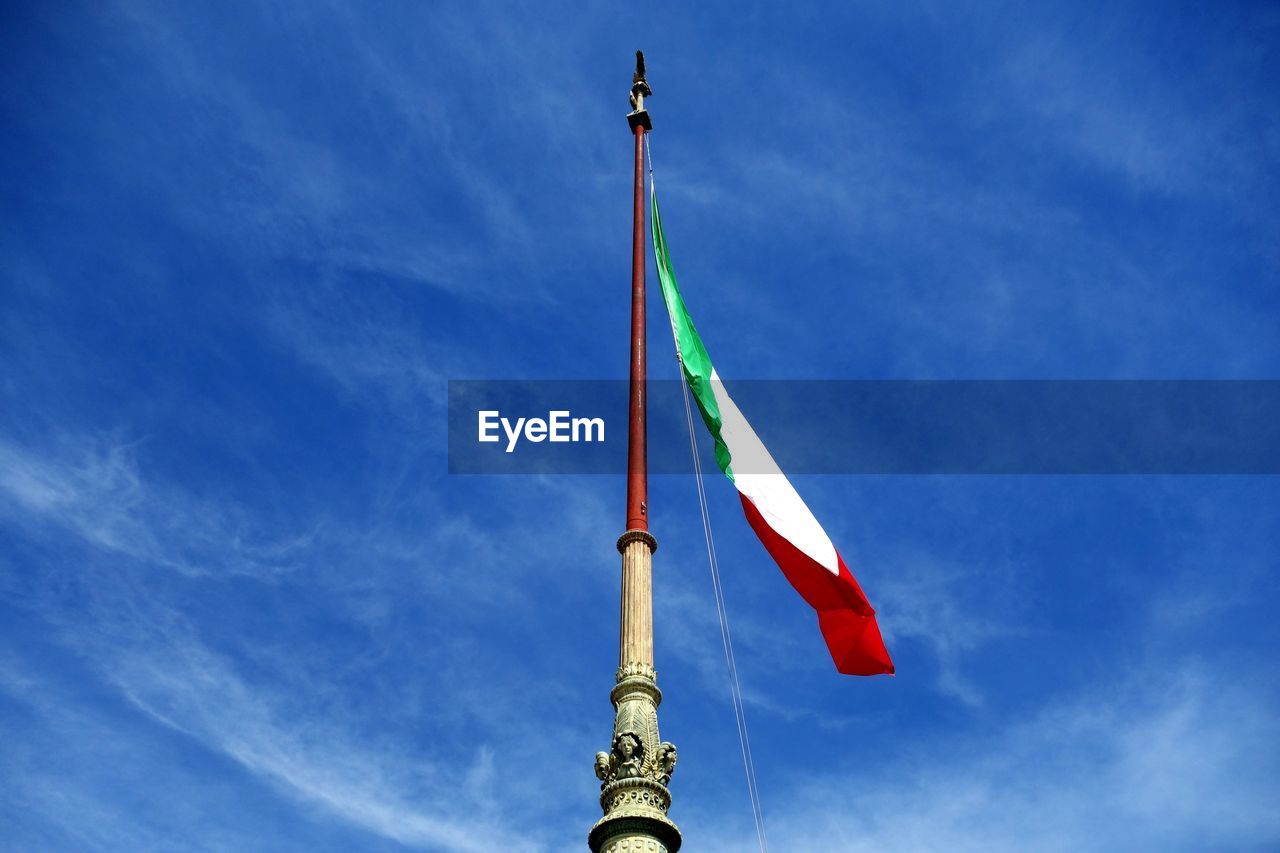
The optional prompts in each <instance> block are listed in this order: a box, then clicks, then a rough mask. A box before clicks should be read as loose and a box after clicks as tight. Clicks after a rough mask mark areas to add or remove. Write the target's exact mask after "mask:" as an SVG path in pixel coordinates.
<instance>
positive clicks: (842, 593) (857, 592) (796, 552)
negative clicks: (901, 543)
mask: <svg viewBox="0 0 1280 853" xmlns="http://www.w3.org/2000/svg"><path fill="white" fill-rule="evenodd" d="M738 497H739V498H741V500H742V509H743V512H745V513H746V514H747V523H749V524H750V525H751V529H752V530H754V531H755V532H756V535H757V536H759V537H760V541H761V542H762V543H763V544H764V547H765V550H766V551H768V552H769V556H771V557H773V560H774V562H775V563H777V564H778V568H780V569H782V574H783V575H785V576H786V578H787V580H788V581H789V582H790V583H791V585H792V586H793V587H795V589H796V592H798V593H800V596H801V597H802V598H804V600H805V601H806V602H808V603H809V606H810V607H812V608H813V609H814V610H816V611H817V612H818V628H819V629H820V630H821V631H822V637H823V639H825V640H826V641H827V649H828V650H830V652H831V659H832V660H833V661H835V664H836V669H838V670H840V671H841V672H843V673H844V674H846V675H881V674H886V673H887V674H889V675H892V674H893V671H894V670H893V661H892V660H890V659H889V651H888V649H886V648H885V647H884V639H883V638H882V637H881V636H880V626H879V625H877V624H876V611H875V610H874V609H873V608H872V606H871V602H869V601H867V597H866V595H864V594H863V592H862V588H861V587H860V586H858V582H857V581H856V580H854V578H853V574H852V573H851V572H850V571H849V567H848V566H846V565H845V564H844V558H843V557H841V556H840V555H839V553H837V554H836V560H837V562H838V563H839V568H840V574H839V575H833V574H832V573H831V572H829V571H827V570H826V569H825V568H823V567H822V566H821V565H820V564H819V563H817V562H816V561H815V560H814V559H813V558H811V557H810V556H809V555H807V554H805V553H804V552H803V551H801V550H800V549H799V548H797V547H796V546H795V545H792V544H791V543H790V542H789V541H787V540H786V539H784V538H783V537H782V536H781V535H780V534H779V533H778V532H777V531H776V530H774V529H773V528H772V527H770V526H769V525H768V523H767V522H765V520H764V517H763V516H762V515H760V511H759V510H757V509H756V506H755V504H753V503H752V502H751V501H750V499H748V498H747V496H746V495H744V494H742V493H741V492H739V493H738Z"/></svg>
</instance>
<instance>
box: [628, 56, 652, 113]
mask: <svg viewBox="0 0 1280 853" xmlns="http://www.w3.org/2000/svg"><path fill="white" fill-rule="evenodd" d="M652 94H653V90H652V89H650V88H649V81H648V80H646V79H644V51H642V50H637V51H636V73H635V74H633V75H631V111H632V112H633V113H640V112H644V99H645V98H647V97H649V96H650V95H652Z"/></svg>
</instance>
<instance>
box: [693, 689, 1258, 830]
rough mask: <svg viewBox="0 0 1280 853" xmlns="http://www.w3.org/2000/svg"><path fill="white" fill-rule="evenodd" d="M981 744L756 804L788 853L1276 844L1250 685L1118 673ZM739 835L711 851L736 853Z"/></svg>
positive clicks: (851, 751) (816, 783)
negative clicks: (798, 852) (801, 852)
mask: <svg viewBox="0 0 1280 853" xmlns="http://www.w3.org/2000/svg"><path fill="white" fill-rule="evenodd" d="M1055 704H1056V705H1057V707H1055V708H1048V709H1045V710H1043V711H1040V712H1039V713H1036V714H1035V715H1033V716H1031V717H1030V718H1028V719H1026V720H1024V721H1022V722H1020V723H1017V724H1015V725H1014V726H1013V727H1012V728H1010V729H1008V730H1006V731H1001V732H996V733H992V734H991V735H990V736H985V737H978V738H973V739H967V740H959V739H948V743H947V744H946V745H943V744H942V743H934V742H931V743H929V744H926V745H920V746H918V747H917V748H916V749H915V757H914V759H913V760H912V761H911V762H909V763H904V764H903V765H902V766H899V767H896V768H894V769H893V770H892V772H889V773H886V772H883V771H884V768H878V769H877V770H876V771H875V772H871V771H870V770H869V769H867V768H858V767H857V747H856V744H854V743H848V742H846V743H844V744H842V749H841V750H838V751H837V752H838V753H841V754H842V755H844V756H847V757H844V758H842V757H837V758H836V760H837V761H839V762H840V763H842V764H847V765H849V766H850V769H849V770H848V771H846V772H843V773H833V772H829V771H823V770H818V771H816V772H815V773H814V774H813V775H812V776H811V777H810V779H809V781H808V782H807V783H806V784H804V785H803V786H802V787H801V788H800V789H799V790H793V791H786V792H784V791H782V790H778V791H776V793H773V797H772V801H768V800H767V801H766V803H765V807H766V812H767V814H766V817H767V820H768V827H769V832H770V841H771V843H772V844H773V845H774V846H776V847H778V848H779V849H786V850H849V851H859V850H887V851H894V850H903V851H906V850H910V851H932V850H939V851H940V850H957V851H967V850H975V851H976V850H984V851H992V850H994V851H1002V850H1009V851H1014V850H1068V849H1087V850H1133V849H1139V848H1141V849H1151V848H1158V849H1163V850H1200V849H1207V848H1216V849H1262V848H1264V847H1267V846H1269V845H1271V844H1274V843H1275V841H1276V839H1277V838H1278V837H1280V819H1277V818H1276V817H1275V815H1274V810H1272V809H1269V808H1267V806H1266V803H1267V802H1268V801H1269V800H1271V799H1274V797H1275V795H1276V793H1277V791H1276V782H1275V780H1276V778H1277V772H1278V771H1280V750H1277V748H1276V747H1275V743H1276V742H1277V739H1276V735H1277V734H1278V733H1280V728H1278V726H1277V721H1276V719H1275V717H1274V715H1272V714H1271V712H1270V710H1269V700H1268V699H1267V698H1266V697H1265V696H1264V695H1263V694H1261V693H1260V692H1259V691H1258V690H1257V689H1256V688H1255V687H1253V686H1251V685H1250V684H1249V683H1248V682H1247V681H1239V680H1236V679H1234V678H1231V677H1228V676H1226V675H1216V676H1215V675H1211V674H1209V673H1206V672H1204V671H1202V670H1200V669H1199V668H1198V667H1196V666H1195V665H1185V664H1184V665H1182V666H1179V667H1177V668H1176V669H1174V670H1172V671H1167V670H1166V671H1162V672H1153V673H1149V674H1141V673H1137V672H1129V673H1127V674H1126V675H1124V676H1123V677H1121V678H1119V679H1116V680H1112V681H1110V682H1109V687H1108V689H1107V690H1105V691H1099V690H1088V691H1086V692H1084V693H1082V694H1079V695H1076V696H1073V697H1070V698H1062V699H1059V701H1058V702H1056V703H1055ZM751 844H752V841H751V839H749V838H746V837H738V838H729V839H725V840H716V841H715V842H712V846H711V847H709V848H708V849H717V850H725V851H729V850H745V849H748V848H749V847H750V846H751Z"/></svg>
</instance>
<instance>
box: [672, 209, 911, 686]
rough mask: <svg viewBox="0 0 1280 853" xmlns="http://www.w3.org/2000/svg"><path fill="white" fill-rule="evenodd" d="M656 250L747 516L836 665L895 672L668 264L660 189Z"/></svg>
mask: <svg viewBox="0 0 1280 853" xmlns="http://www.w3.org/2000/svg"><path fill="white" fill-rule="evenodd" d="M651 198H652V215H651V218H650V223H651V226H652V229H653V251H654V256H655V259H656V261H657V267H658V279H659V281H660V282H661V284H662V299H663V301H664V302H665V303H666V305H667V314H668V315H669V316H670V318H671V329H672V333H673V334H674V336H675V339H676V348H677V350H679V353H680V364H681V367H682V369H683V371H684V378H685V380H686V381H687V382H688V384H689V390H690V391H691V392H692V394H693V398H694V400H695V401H696V402H697V405H698V411H699V412H701V413H702V420H703V422H704V423H705V424H706V425H707V429H708V430H710V431H711V437H712V439H713V441H714V442H715V458H716V464H717V465H718V466H719V468H720V470H721V471H723V472H724V475H725V476H726V477H728V478H729V480H730V482H732V483H733V485H734V486H735V487H737V489H738V497H739V498H740V499H741V501H742V509H743V511H744V512H745V513H746V516H747V522H748V523H749V524H750V525H751V528H752V529H753V530H755V532H756V535H757V536H759V537H760V541H761V543H763V544H764V547H765V550H767V551H768V552H769V555H770V556H771V557H773V559H774V562H776V563H777V564H778V568H780V569H781V570H782V574H783V575H785V576H786V578H787V580H788V581H789V582H790V584H791V585H792V586H793V587H795V590H796V592H798V593H800V596H801V597H802V598H803V599H804V600H805V601H806V602H808V604H809V606H810V607H812V608H813V609H814V610H815V611H817V614H818V628H819V630H821V631H822V636H823V639H824V640H826V643H827V649H828V650H829V651H830V652H831V657H832V659H833V660H834V661H835V664H836V669H838V670H840V672H843V673H846V674H848V675H878V674H881V673H892V672H893V661H891V660H890V659H889V652H888V651H887V650H886V649H885V647H884V640H883V639H882V638H881V636H880V628H879V626H878V625H877V624H876V612H875V610H874V609H873V608H872V607H871V603H870V602H869V601H867V597H866V595H864V594H863V592H862V588H861V587H859V586H858V582H857V581H856V580H854V577H853V574H852V573H851V572H850V571H849V567H848V566H846V565H845V562H844V559H843V558H842V557H841V556H840V554H839V552H837V551H836V549H835V546H834V545H832V544H831V539H830V538H829V537H828V536H827V534H826V531H825V530H823V529H822V525H820V524H819V523H818V520H817V519H816V518H814V517H813V513H812V512H810V511H809V507H807V506H806V505H805V502H804V501H803V500H801V498H800V495H799V494H797V493H796V490H795V488H794V487H792V485H791V482H790V481H789V480H788V479H787V477H786V475H785V474H783V473H782V470H781V469H780V468H778V464H777V463H776V462H774V460H773V457H772V456H770V455H769V451H768V450H767V449H765V446H764V444H763V443H761V441H760V438H759V437H758V436H757V435H756V434H755V431H754V430H752V429H751V425H750V424H749V423H747V419H746V418H745V417H743V415H742V412H741V411H739V410H738V407H737V406H736V405H735V404H734V402H733V400H732V399H731V398H730V397H729V395H728V393H726V391H725V388H724V383H723V382H721V381H720V376H719V374H717V373H716V369H715V367H713V366H712V364H711V358H710V357H709V356H708V355H707V349H706V347H705V346H703V344H702V338H701V337H699V335H698V330H697V329H696V328H694V325H693V320H692V318H690V316H689V311H688V309H687V308H686V307H685V304H684V300H683V299H682V298H681V296H680V288H679V285H678V284H677V283H676V274H675V271H674V270H673V269H672V267H671V257H670V255H669V254H668V252H667V241H666V237H665V236H664V235H663V233H662V218H661V217H660V216H659V215H658V196H657V194H656V193H654V194H652V196H651Z"/></svg>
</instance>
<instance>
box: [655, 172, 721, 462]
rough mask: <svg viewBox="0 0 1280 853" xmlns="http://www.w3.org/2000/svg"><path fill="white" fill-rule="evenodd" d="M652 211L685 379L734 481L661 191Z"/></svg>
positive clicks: (706, 361)
mask: <svg viewBox="0 0 1280 853" xmlns="http://www.w3.org/2000/svg"><path fill="white" fill-rule="evenodd" d="M650 199H651V204H652V214H651V216H650V218H649V222H650V224H651V226H652V228H653V255H654V260H655V262H656V264H657V267H658V281H660V282H661V283H662V301H663V302H665V303H666V305H667V316H669V317H670V318H671V329H672V332H673V333H674V335H675V338H676V348H677V349H678V350H679V351H680V365H681V367H682V368H683V369H684V378H685V380H686V381H687V382H688V383H689V388H690V390H692V391H693V399H694V400H695V401H696V402H697V404H698V411H700V412H702V420H703V421H704V422H705V423H706V425H707V429H708V430H710V431H711V437H712V438H713V439H715V445H716V448H715V449H716V464H717V465H719V466H720V470H721V471H723V472H724V474H725V476H726V477H728V478H729V479H730V480H732V479H733V471H732V470H731V469H730V467H729V462H730V455H729V448H728V446H727V445H726V444H725V443H724V438H723V437H721V434H720V428H721V424H722V423H723V421H722V419H721V417H720V405H719V404H718V403H717V402H716V395H715V391H714V390H713V388H712V382H711V373H712V367H711V357H710V356H709V355H707V348H706V347H705V346H703V345H702V338H701V337H700V336H699V335H698V330H697V329H696V328H695V327H694V325H693V318H692V317H690V316H689V310H688V309H687V308H685V305H684V300H683V299H681V298H680V285H679V284H677V283H676V272H675V270H674V269H672V267H671V255H670V253H668V251H667V238H666V236H665V235H664V234H663V233H662V217H661V216H660V215H659V214H658V194H657V193H656V192H654V193H650Z"/></svg>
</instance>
